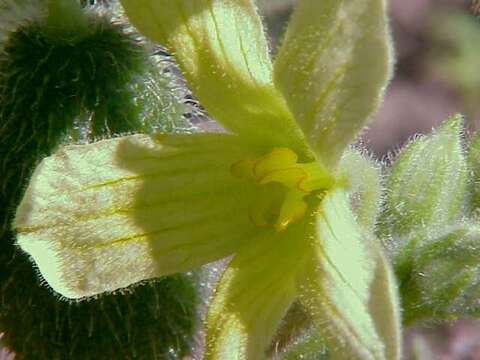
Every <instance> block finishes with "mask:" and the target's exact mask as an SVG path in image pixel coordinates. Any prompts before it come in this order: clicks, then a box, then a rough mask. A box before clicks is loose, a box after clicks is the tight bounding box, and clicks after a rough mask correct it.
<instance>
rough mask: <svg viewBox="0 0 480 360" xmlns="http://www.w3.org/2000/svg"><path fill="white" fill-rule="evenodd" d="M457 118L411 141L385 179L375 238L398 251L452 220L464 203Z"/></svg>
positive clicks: (463, 167)
mask: <svg viewBox="0 0 480 360" xmlns="http://www.w3.org/2000/svg"><path fill="white" fill-rule="evenodd" d="M462 122H463V121H462V117H461V116H459V115H457V116H455V117H453V118H451V119H450V120H448V121H447V122H446V123H445V124H444V125H442V126H441V127H440V128H439V129H437V130H436V131H434V132H433V134H431V135H429V136H426V137H421V138H417V139H415V140H414V141H412V142H411V143H410V144H409V145H408V146H407V147H406V148H405V149H404V150H403V151H402V153H401V154H400V156H399V157H398V159H397V160H396V162H395V164H394V166H393V168H392V172H391V175H390V177H389V179H388V184H387V192H386V199H385V210H384V212H383V214H382V217H381V226H382V227H381V231H380V234H381V238H383V239H385V238H386V237H389V236H390V237H393V240H394V241H395V244H394V247H399V246H400V247H401V246H402V245H404V244H405V243H407V242H408V241H409V240H410V239H411V238H413V237H415V238H417V237H418V236H417V235H418V234H419V233H435V232H436V231H437V230H439V229H441V228H444V227H445V226H447V225H449V224H451V223H452V222H453V221H454V220H456V219H457V218H458V217H459V216H460V214H461V210H462V207H463V204H464V198H465V191H466V180H467V165H466V159H465V156H464V153H463V148H462V139H461V138H462Z"/></svg>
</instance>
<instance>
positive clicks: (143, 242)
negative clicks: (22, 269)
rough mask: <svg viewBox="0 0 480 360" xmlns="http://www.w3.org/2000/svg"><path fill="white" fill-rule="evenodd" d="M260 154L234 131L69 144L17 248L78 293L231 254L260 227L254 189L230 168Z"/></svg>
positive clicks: (26, 202) (31, 209) (35, 182)
mask: <svg viewBox="0 0 480 360" xmlns="http://www.w3.org/2000/svg"><path fill="white" fill-rule="evenodd" d="M248 156H252V152H251V151H250V150H247V149H246V147H245V146H244V145H243V143H242V142H241V141H240V140H239V139H238V137H235V136H229V135H207V134H196V135H169V136H163V137H161V136H156V137H148V136H143V135H134V136H128V137H124V138H119V139H113V140H106V141H101V142H98V143H95V144H91V145H83V146H69V147H65V148H63V149H61V150H60V151H58V152H57V153H56V154H55V155H53V156H51V157H49V158H46V159H44V160H43V161H42V163H41V164H40V166H39V167H38V168H37V169H36V171H35V173H34V175H33V178H32V180H31V183H30V186H29V188H28V189H27V192H26V194H25V197H24V199H23V201H22V203H21V205H20V207H19V209H18V212H17V217H16V222H15V227H16V230H17V232H18V244H19V245H20V246H21V248H22V249H23V250H25V251H26V252H28V253H29V254H30V255H31V256H32V258H33V260H34V261H35V262H36V264H37V266H38V268H39V270H40V273H41V274H42V275H43V277H44V278H45V280H46V281H47V282H48V283H49V284H50V286H51V287H52V288H53V289H54V290H55V291H57V292H59V293H60V294H62V295H64V296H66V297H69V298H80V297H85V296H90V295H94V294H97V293H101V292H104V291H112V290H115V289H118V288H121V287H125V286H128V285H130V284H132V283H135V282H138V281H140V280H143V279H148V278H152V277H158V276H162V275H165V274H169V273H175V272H178V271H186V270H189V269H191V268H193V267H196V266H199V265H202V264H205V263H208V262H211V261H214V260H217V259H219V258H222V257H225V256H228V255H230V254H231V253H232V252H234V251H235V250H236V249H238V247H239V246H241V244H242V243H243V242H244V241H245V240H246V239H249V238H250V237H251V236H252V234H253V233H254V232H255V231H256V230H257V229H256V227H255V226H254V225H253V224H252V223H251V221H250V220H249V218H248V208H249V206H250V203H251V199H252V198H253V197H252V191H254V190H255V189H254V188H253V187H252V188H251V187H250V185H249V184H248V183H247V182H245V181H241V180H238V179H236V178H235V177H233V176H232V175H231V173H230V166H231V164H232V163H234V162H236V161H238V160H239V159H242V158H244V157H248Z"/></svg>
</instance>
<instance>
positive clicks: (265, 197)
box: [231, 148, 333, 231]
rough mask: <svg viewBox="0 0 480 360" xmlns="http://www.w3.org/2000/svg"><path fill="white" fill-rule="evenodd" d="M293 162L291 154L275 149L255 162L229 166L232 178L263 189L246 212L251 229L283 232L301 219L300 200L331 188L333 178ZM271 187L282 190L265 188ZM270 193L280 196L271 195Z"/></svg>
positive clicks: (315, 166) (316, 165) (303, 206)
mask: <svg viewBox="0 0 480 360" xmlns="http://www.w3.org/2000/svg"><path fill="white" fill-rule="evenodd" d="M297 161H298V156H297V154H295V153H294V152H293V151H292V150H290V149H287V148H275V149H273V150H272V151H271V152H269V153H268V154H266V155H264V156H262V157H260V158H258V159H244V160H240V161H237V162H236V163H234V164H233V165H232V167H231V172H232V175H233V176H235V177H238V178H251V179H253V180H255V181H256V182H257V183H258V184H259V185H261V186H262V188H263V191H262V192H261V194H260V196H259V197H258V199H257V200H256V202H255V204H253V206H252V207H251V210H250V218H251V220H252V222H253V223H254V224H255V225H257V226H261V227H265V226H269V225H271V226H274V227H275V230H276V231H283V230H285V229H286V228H287V227H288V226H289V225H290V224H292V223H294V222H296V221H298V220H300V219H301V218H302V217H303V216H304V215H305V212H306V211H307V208H308V205H307V203H306V202H305V200H304V199H305V197H306V196H307V195H308V194H309V193H311V192H312V191H315V190H320V189H326V188H329V187H330V186H332V185H333V178H332V177H331V175H330V174H329V172H328V171H327V170H326V169H325V168H323V167H322V166H321V165H320V164H319V163H317V162H312V163H297ZM274 183H276V184H280V185H282V186H281V187H278V185H276V186H277V187H275V186H273V185H272V186H270V187H269V186H267V185H268V184H274ZM274 189H277V190H279V191H280V192H279V193H278V192H277V193H276V194H275V193H274V192H273V190H274ZM282 189H283V190H282ZM279 194H280V196H278V195H279Z"/></svg>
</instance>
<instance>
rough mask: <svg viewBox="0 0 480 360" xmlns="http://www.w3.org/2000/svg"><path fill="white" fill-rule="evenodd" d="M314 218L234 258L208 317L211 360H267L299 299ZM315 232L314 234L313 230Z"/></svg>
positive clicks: (263, 238)
mask: <svg viewBox="0 0 480 360" xmlns="http://www.w3.org/2000/svg"><path fill="white" fill-rule="evenodd" d="M311 221H312V216H311V214H310V215H309V216H306V217H305V219H304V220H303V221H301V222H299V223H297V224H294V225H292V226H290V227H288V228H287V229H286V230H285V231H284V232H281V233H274V232H273V231H272V230H269V231H264V232H263V233H261V234H259V235H258V236H256V237H252V239H251V241H250V244H249V246H248V247H245V248H242V250H241V251H240V252H239V253H238V254H237V255H236V256H235V257H234V259H233V260H232V262H231V263H230V264H229V266H228V268H227V270H226V272H225V273H224V275H223V277H222V279H221V280H220V284H219V286H218V287H217V291H216V294H215V297H214V300H213V303H212V304H211V305H210V309H209V314H208V318H207V356H206V359H222V360H229V359H235V360H240V359H242V360H247V359H248V360H250V359H251V360H258V359H264V358H266V355H265V354H266V350H267V348H268V347H269V345H270V343H271V341H272V337H273V335H274V333H275V331H276V329H277V327H278V325H279V323H280V321H281V319H282V318H283V316H284V315H285V313H286V311H287V309H288V307H289V306H290V304H291V303H292V301H293V300H294V298H295V296H296V285H295V278H296V274H297V273H298V271H299V269H300V268H301V264H302V263H303V262H302V260H303V256H304V253H305V247H306V246H307V238H306V236H305V234H306V233H307V232H308V231H309V230H308V228H311V227H312V225H311ZM310 231H311V230H310Z"/></svg>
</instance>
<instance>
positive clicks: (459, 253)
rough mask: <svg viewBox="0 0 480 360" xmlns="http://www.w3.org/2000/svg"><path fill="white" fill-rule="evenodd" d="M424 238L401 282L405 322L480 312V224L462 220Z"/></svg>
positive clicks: (454, 317)
mask: <svg viewBox="0 0 480 360" xmlns="http://www.w3.org/2000/svg"><path fill="white" fill-rule="evenodd" d="M425 238H426V239H424V242H423V243H422V244H421V246H418V247H417V248H416V249H415V253H414V254H413V255H412V257H411V259H412V260H411V261H412V270H411V274H410V277H409V281H408V282H406V283H404V284H403V286H402V292H401V295H402V302H403V308H404V313H403V317H404V321H405V323H406V324H410V323H413V322H415V321H419V320H427V319H443V320H454V319H457V318H459V317H469V316H471V317H478V316H480V304H479V303H478V298H479V297H480V264H479V261H478V254H479V251H480V226H478V225H477V224H471V223H461V224H459V225H454V226H452V227H450V228H448V229H446V230H445V231H444V232H442V233H441V234H440V235H438V236H434V237H428V235H427V236H425Z"/></svg>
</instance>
